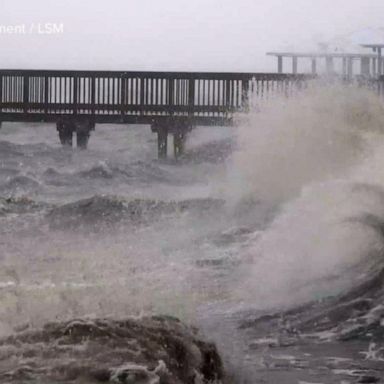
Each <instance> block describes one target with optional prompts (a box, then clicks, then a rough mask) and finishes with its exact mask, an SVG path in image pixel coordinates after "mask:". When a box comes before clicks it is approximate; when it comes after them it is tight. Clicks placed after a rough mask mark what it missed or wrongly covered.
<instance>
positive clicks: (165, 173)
mask: <svg viewBox="0 0 384 384" xmlns="http://www.w3.org/2000/svg"><path fill="white" fill-rule="evenodd" d="M325 96H327V95H325ZM313 99H314V100H315V101H316V102H318V101H319V100H320V101H323V102H324V105H323V107H324V108H325V110H323V109H319V111H317V112H316V113H317V114H314V116H313V118H312V120H313V121H316V122H317V121H318V120H319V115H318V114H319V113H320V114H321V116H320V117H321V118H324V124H325V126H327V127H328V126H329V125H327V124H326V123H327V121H328V120H327V119H331V118H332V119H336V120H337V119H338V118H340V119H344V116H345V114H343V113H340V114H336V113H334V114H333V115H332V116H331V114H330V113H329V111H328V110H327V108H333V105H332V101H329V100H328V99H329V97H325V98H324V97H322V96H321V95H320V96H319V95H315V96H313ZM353 103H354V100H352V101H351V102H350V103H349V104H348V103H346V105H344V106H341V107H339V108H344V109H345V110H347V111H349V109H348V108H350V107H351V106H353V105H354V104H353ZM299 105H301V104H300V103H299ZM288 107H289V106H288ZM288 107H287V108H288ZM290 107H291V109H292V111H291V112H290V113H289V114H288V115H289V116H288V117H289V118H288V120H289V119H293V120H292V121H291V123H292V124H291V125H292V126H294V127H295V129H298V124H299V123H297V124H295V116H296V114H295V108H299V107H297V106H295V105H291V106H290ZM304 107H305V106H304ZM300 108H301V107H300ZM288 109H289V108H288ZM267 112H268V113H267V116H270V115H271V111H267ZM287 113H288V112H287ZM370 113H371V114H372V115H373V116H376V111H371V112H370ZM272 115H273V113H272ZM325 116H326V117H325ZM359 116H360V115H359ZM303 119H305V125H308V124H309V123H310V121H311V119H310V116H304V117H303ZM282 120H284V121H287V116H285V117H284V116H283V117H282ZM301 120H302V119H300V121H301ZM347 120H348V119H347ZM266 121H268V119H267V117H265V116H264V120H262V121H258V123H259V125H258V126H261V125H260V124H262V123H265V122H266ZM343 121H344V120H343ZM348 121H349V120H348ZM337 122H338V121H337ZM371 123H372V119H371ZM248 124H249V123H248ZM255 124H256V123H255ZM273 124H275V125H276V124H278V123H277V122H276V117H274V118H273V119H272V120H271V125H273ZM348 124H349V123H348ZM372 124H373V123H372ZM309 125H310V124H309ZM275 128H276V127H275ZM327 129H328V128H327ZM333 130H334V127H330V128H329V130H328V131H327V132H328V136H327V139H326V140H324V141H323V142H319V140H318V139H319V136H318V135H317V134H316V135H315V137H314V138H313V137H310V135H307V136H305V135H304V136H303V135H302V133H303V132H301V131H300V130H299V132H298V135H299V136H300V138H302V140H303V141H306V142H307V147H304V146H301V144H300V145H297V147H296V148H297V151H292V148H291V146H290V145H291V144H290V143H288V144H289V145H288V144H287V143H285V142H284V140H283V141H281V140H278V141H276V142H275V140H271V137H270V136H269V135H270V130H267V131H266V132H267V133H266V136H264V137H262V136H260V137H253V136H252V135H253V133H252V134H251V135H250V136H249V137H250V140H249V142H250V143H255V142H257V143H258V144H257V145H255V148H254V149H253V150H250V148H249V147H248V148H247V147H245V148H244V149H243V148H241V143H242V138H243V139H244V133H240V140H238V138H236V137H235V136H236V135H235V132H236V131H235V130H234V129H232V128H228V127H227V128H223V127H212V128H198V129H196V130H194V131H193V132H192V134H191V136H190V137H189V139H188V142H187V152H186V154H185V156H184V157H183V158H181V159H180V160H179V161H177V162H176V161H174V160H173V159H172V158H170V159H169V160H166V161H158V160H157V159H156V145H157V143H156V136H155V135H153V134H151V132H150V129H149V128H148V127H145V126H129V127H125V126H112V125H109V126H98V127H96V132H94V133H93V135H92V137H91V140H90V146H89V149H88V150H86V151H79V150H77V149H68V148H61V147H60V145H59V144H58V138H57V135H56V131H55V128H54V126H52V125H39V124H31V125H19V124H3V128H2V129H1V131H0V263H1V269H0V382H4V383H16V382H17V383H24V382H32V383H41V382H43V379H42V377H44V372H46V371H47V369H49V368H50V367H49V365H50V364H51V365H52V367H51V368H52V369H54V366H55V364H57V361H55V359H54V358H52V355H50V358H49V359H47V360H44V353H43V351H44V348H45V347H44V337H43V338H40V339H39V342H38V343H37V344H33V342H32V343H31V342H28V343H27V342H23V340H25V339H23V338H22V337H21V338H20V339H18V338H17V335H19V334H22V333H23V332H31V331H34V330H37V329H40V328H41V327H42V326H44V324H47V323H50V322H54V321H56V322H61V321H63V322H65V321H70V320H72V319H79V321H85V322H89V323H91V324H97V321H98V320H96V319H105V320H103V321H104V323H103V324H104V325H103V326H106V327H108V326H110V327H111V330H113V326H114V324H115V323H114V322H116V321H118V320H119V319H124V318H127V317H129V316H136V317H140V316H147V315H152V314H167V315H171V316H176V317H178V318H180V319H182V320H183V321H184V322H186V323H188V324H193V325H195V326H197V327H199V328H200V329H201V332H202V334H203V335H204V337H206V338H207V339H210V340H213V341H214V342H215V343H216V344H217V346H218V348H219V351H220V353H221V354H222V356H223V358H224V362H225V367H226V370H227V372H228V382H235V383H273V384H275V383H302V384H304V383H339V384H341V383H343V384H346V383H355V382H382V381H380V380H383V378H384V344H383V337H384V302H383V298H384V288H383V282H384V281H383V279H384V256H383V249H384V241H383V239H384V238H383V236H384V177H382V176H381V173H380V172H382V170H381V169H382V168H381V167H380V166H379V164H382V163H381V159H382V158H384V156H381V153H382V151H381V148H382V146H381V143H382V142H384V141H380V140H382V138H381V136H380V135H381V134H378V136H377V137H379V138H380V139H378V138H377V137H376V136H375V140H373V142H374V145H373V144H372V141H370V138H369V140H368V139H367V142H365V141H364V143H363V140H361V141H359V142H358V143H357V144H356V142H355V140H356V136H357V134H356V132H355V131H354V134H353V135H352V136H351V137H350V136H348V135H349V134H348V135H347V134H346V133H345V131H343V130H340V131H337V132H336V133H335V134H333V133H332V134H331V133H330V132H333ZM245 132H246V134H248V133H247V131H245ZM252 132H253V131H252ZM276 132H277V134H281V132H280V131H279V130H278V129H277V131H276ZM295 132H296V131H295ZM295 132H293V133H292V134H296V133H295ZM242 135H243V136H242ZM284 135H285V134H284ZM284 135H282V136H281V137H287V136H284ZM288 135H289V132H288ZM263 140H265V141H264V144H265V145H264V146H263V145H262V143H263ZM300 140H301V139H300ZM243 142H244V140H243ZM368 142H369V145H372V146H371V147H369V151H366V149H361V148H362V147H364V146H365V147H364V148H366V147H367V146H368V144H367V143H368ZM239 143H240V144H239ZM313 143H316V148H318V147H320V148H321V151H320V150H319V151H317V152H316V150H314V149H313V148H315V147H313ZM330 143H331V144H330ZM346 143H347V144H346ZM269 145H270V146H269ZM274 146H275V147H274ZM276 146H277V147H278V148H280V149H281V151H282V152H277V151H275V150H274V149H276ZM250 147H251V148H252V146H250ZM350 147H353V150H350V149H349V148H350ZM266 148H270V151H269V152H268V151H267V150H266ZM280 149H279V151H280ZM284 151H285V152H284ZM234 152H235V155H233V153H234ZM293 152H295V153H294V155H292V156H289V154H291V153H292V154H293ZM336 152H337V155H333V154H334V153H336ZM360 152H361V153H363V155H362V156H360V155H358V154H357V153H360ZM236 153H237V154H236ZM278 153H279V155H278ZM281 153H284V155H285V157H282V158H279V156H282V155H281ZM309 153H310V154H311V155H312V156H311V158H312V160H308V161H307V162H305V161H303V160H300V157H299V155H303V156H304V155H305V156H307V155H308V154H309ZM367 154H368V155H367ZM261 155H263V159H264V165H265V166H264V167H263V168H265V169H266V174H262V175H261V174H260V169H262V167H261V165H260V156H261ZM323 155H324V156H323ZM268 156H269V157H268ZM322 156H323V157H324V158H323V157H322ZM332 156H333V157H332ZM356 158H358V161H355V159H356ZM307 159H309V158H308V157H307ZM345 159H347V160H345ZM351 159H353V160H351ZM278 160H279V161H280V163H279V162H278ZM281 161H282V162H281ZM234 164H235V165H234ZM319 164H320V165H321V166H319ZM327 167H328V168H330V169H332V170H333V169H336V168H337V170H338V171H340V172H338V174H337V175H334V174H333V173H332V172H326V170H327V169H328V168H327ZM239 169H240V171H239ZM277 169H278V170H282V171H281V172H280V171H276V170H277ZM311 170H312V173H311V172H310V171H311ZM278 172H280V173H279V174H278ZM315 173H317V174H319V175H320V176H321V177H320V176H319V177H312V175H313V174H315ZM254 176H255V180H253V177H254ZM256 176H257V178H256ZM309 176H311V177H309ZM244 179H245V180H246V181H247V182H246V183H244ZM268 183H269V184H270V189H267V186H268ZM285 187H286V188H285ZM254 188H255V189H256V190H257V191H259V194H258V193H254V192H253V189H254ZM258 188H259V189H258ZM284 188H285V189H284ZM283 190H284V192H286V195H284V196H280V195H279V194H277V191H280V192H281V191H283ZM108 322H109V323H108ZM105 324H106V325H105ZM108 324H109V325H108ZM111 332H112V331H111ZM10 335H13V336H15V337H14V338H7V337H8V336H10ZM111 345H113V343H111ZM46 347H47V346H46ZM50 348H52V345H50ZM66 348H67V349H66V351H65V354H64V355H63V353H62V351H61V352H60V353H61V354H60V355H58V356H60V366H65V364H64V363H65V361H63V360H65V359H67V360H68V365H67V366H68V369H70V363H71V361H73V358H74V356H77V354H78V353H79V350H78V348H80V347H79V346H78V345H77V346H76V347H75V346H73V347H71V345H67V347H66ZM52 351H54V349H52V350H51V352H52ZM52 353H54V352H52ZM82 353H83V355H82V356H83V357H84V351H83V352H82ZM87 353H89V356H86V357H87V359H88V360H90V361H92V358H93V356H92V353H93V352H92V349H91V348H90V349H89V350H88V349H87ZM95 354H96V352H95ZM95 356H96V355H95ZM127 363H129V362H127ZM20 370H21V371H23V375H24V376H23V375H21V376H20V372H21V371H20ZM39 375H40V376H39ZM376 379H377V380H376ZM364 380H366V381H364ZM369 380H371V381H369ZM375 380H376V381H375ZM66 382H74V381H70V380H69V379H68V380H67V381H66ZM82 382H83V381H82ZM91 382H97V381H91Z"/></svg>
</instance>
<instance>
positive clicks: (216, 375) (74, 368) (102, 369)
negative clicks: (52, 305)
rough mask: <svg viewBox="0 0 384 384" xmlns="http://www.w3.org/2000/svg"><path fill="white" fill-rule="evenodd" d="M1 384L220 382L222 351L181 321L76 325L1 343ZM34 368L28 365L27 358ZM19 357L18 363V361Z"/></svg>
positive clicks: (52, 325) (53, 327)
mask: <svg viewBox="0 0 384 384" xmlns="http://www.w3.org/2000/svg"><path fill="white" fill-rule="evenodd" d="M0 347H1V348H2V349H6V348H9V349H12V350H13V354H12V356H8V358H5V357H4V356H3V357H1V356H0V382H3V381H4V380H6V381H7V382H9V383H13V382H14V383H16V382H20V380H30V382H32V383H34V382H36V383H37V382H38V383H42V382H44V383H45V382H63V383H66V382H73V381H76V380H80V381H81V382H85V383H87V382H90V383H91V382H93V383H94V382H99V383H102V382H114V383H138V384H139V383H141V384H156V383H157V384H182V383H183V384H189V383H190V384H196V383H199V384H200V383H201V384H203V383H211V382H215V383H220V382H221V380H222V378H223V366H222V362H221V359H220V357H219V355H218V352H217V350H216V347H215V346H214V345H213V344H211V343H208V342H206V341H203V340H202V339H201V338H200V337H199V336H198V334H197V331H196V330H194V329H192V328H190V327H187V326H186V325H184V324H183V323H181V322H180V321H179V320H177V319H175V318H172V317H166V316H156V317H145V318H141V319H126V320H120V321H117V320H73V321H69V322H63V323H50V324H47V325H46V326H45V327H44V328H43V329H41V330H36V331H25V332H21V333H17V334H15V335H13V336H11V337H8V338H6V339H2V340H0ZM27 351H28V355H29V356H31V355H33V364H30V365H28V366H26V365H25V364H22V363H21V361H25V358H26V353H27ZM14 356H17V358H14Z"/></svg>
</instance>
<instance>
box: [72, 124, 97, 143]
mask: <svg viewBox="0 0 384 384" xmlns="http://www.w3.org/2000/svg"><path fill="white" fill-rule="evenodd" d="M94 129H95V123H93V122H91V121H89V120H83V121H77V122H76V144H77V148H80V149H87V146H88V141H89V138H90V136H91V131H93V130H94Z"/></svg>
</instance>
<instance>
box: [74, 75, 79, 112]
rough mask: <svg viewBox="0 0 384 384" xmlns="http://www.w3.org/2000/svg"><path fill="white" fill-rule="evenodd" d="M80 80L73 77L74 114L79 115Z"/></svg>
mask: <svg viewBox="0 0 384 384" xmlns="http://www.w3.org/2000/svg"><path fill="white" fill-rule="evenodd" d="M78 80H79V78H78V77H77V76H76V75H75V76H73V114H74V115H77V100H78Z"/></svg>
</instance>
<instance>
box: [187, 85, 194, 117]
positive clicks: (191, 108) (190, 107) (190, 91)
mask: <svg viewBox="0 0 384 384" xmlns="http://www.w3.org/2000/svg"><path fill="white" fill-rule="evenodd" d="M194 110H195V79H189V84H188V116H193V115H194Z"/></svg>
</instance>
